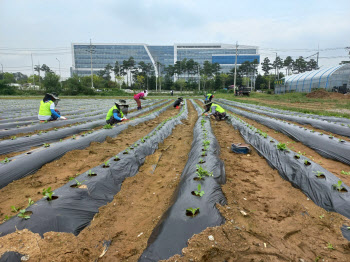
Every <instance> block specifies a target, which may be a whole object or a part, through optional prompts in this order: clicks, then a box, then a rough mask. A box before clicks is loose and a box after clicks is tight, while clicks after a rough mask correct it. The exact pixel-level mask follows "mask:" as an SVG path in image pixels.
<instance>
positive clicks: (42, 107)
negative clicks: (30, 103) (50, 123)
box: [39, 100, 53, 116]
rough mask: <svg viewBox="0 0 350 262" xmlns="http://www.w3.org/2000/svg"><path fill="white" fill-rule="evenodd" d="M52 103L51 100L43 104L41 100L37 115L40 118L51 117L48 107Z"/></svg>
mask: <svg viewBox="0 0 350 262" xmlns="http://www.w3.org/2000/svg"><path fill="white" fill-rule="evenodd" d="M52 103H53V102H52V101H51V100H49V101H47V102H44V101H43V100H41V101H40V108H39V115H40V116H51V115H52V113H51V110H50V106H51V104H52Z"/></svg>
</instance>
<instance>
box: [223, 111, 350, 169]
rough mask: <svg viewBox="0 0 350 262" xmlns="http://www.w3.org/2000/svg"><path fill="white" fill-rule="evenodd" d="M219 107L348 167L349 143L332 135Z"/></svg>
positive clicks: (349, 156) (349, 157) (349, 162)
mask: <svg viewBox="0 0 350 262" xmlns="http://www.w3.org/2000/svg"><path fill="white" fill-rule="evenodd" d="M221 106H222V107H223V108H225V109H227V110H230V111H232V112H234V113H236V114H238V115H241V116H244V117H247V118H249V119H252V120H254V121H257V122H258V123H260V124H263V125H265V126H268V127H269V128H271V129H274V130H276V131H279V132H281V133H283V134H285V135H287V136H288V137H290V138H292V139H293V140H295V141H298V142H302V143H303V144H304V145H306V146H308V147H310V148H311V149H313V150H315V151H316V152H317V153H319V154H320V155H321V156H323V157H325V158H329V159H333V160H337V161H340V162H342V163H344V164H347V165H350V143H349V142H347V141H345V140H343V139H340V138H338V139H337V138H335V137H334V136H333V135H332V134H328V135H325V134H323V133H320V132H316V131H314V130H310V129H308V128H305V127H301V126H297V125H295V124H291V123H289V122H286V121H284V120H279V119H274V118H270V117H266V116H263V115H257V114H254V113H251V112H247V111H244V110H240V109H237V108H234V107H231V106H227V105H224V104H222V105H221Z"/></svg>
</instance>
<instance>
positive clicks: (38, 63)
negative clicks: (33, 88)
mask: <svg viewBox="0 0 350 262" xmlns="http://www.w3.org/2000/svg"><path fill="white" fill-rule="evenodd" d="M38 74H39V89H40V86H41V82H40V61H38Z"/></svg>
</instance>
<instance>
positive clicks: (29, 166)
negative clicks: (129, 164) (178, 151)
mask: <svg viewBox="0 0 350 262" xmlns="http://www.w3.org/2000/svg"><path fill="white" fill-rule="evenodd" d="M170 106H171V104H170V103H169V104H168V105H166V106H163V107H161V108H160V109H158V110H156V111H153V112H151V113H150V114H149V115H146V116H143V117H141V118H137V119H134V120H130V121H127V122H125V124H123V125H117V126H114V127H113V128H111V129H100V130H97V131H95V132H93V133H92V132H91V133H90V134H89V132H88V133H87V134H85V135H84V136H79V137H76V136H73V137H72V138H71V139H66V140H62V139H61V140H60V142H55V143H52V144H44V145H43V147H41V148H38V149H36V150H33V151H30V152H28V153H24V154H21V155H17V156H15V157H13V158H9V159H6V162H7V163H5V164H1V165H0V189H1V188H3V187H5V186H6V185H8V184H9V183H11V182H12V181H14V180H18V179H21V178H23V177H25V176H28V175H30V174H32V173H34V172H35V171H36V170H38V169H39V168H41V167H42V166H43V165H45V164H47V163H50V162H52V161H54V160H56V159H59V158H61V157H62V156H63V155H64V154H65V153H67V152H69V151H72V150H78V149H84V148H87V147H88V146H90V144H91V142H100V143H101V142H103V141H105V140H106V138H107V137H112V138H113V137H115V136H117V135H118V134H119V133H120V132H122V131H123V130H125V129H127V128H128V127H129V126H136V125H138V124H141V123H143V122H146V121H149V120H151V119H154V118H156V117H158V116H159V115H160V114H161V113H163V112H164V111H165V110H167V109H168V108H169V107H170ZM155 107H156V106H155ZM145 110H152V107H150V108H147V109H145ZM144 112H145V111H144Z"/></svg>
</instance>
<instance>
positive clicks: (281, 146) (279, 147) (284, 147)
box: [276, 143, 288, 151]
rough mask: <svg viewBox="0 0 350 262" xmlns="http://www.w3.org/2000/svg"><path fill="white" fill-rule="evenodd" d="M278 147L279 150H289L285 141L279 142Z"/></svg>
mask: <svg viewBox="0 0 350 262" xmlns="http://www.w3.org/2000/svg"><path fill="white" fill-rule="evenodd" d="M276 147H277V149H278V150H282V151H284V150H286V151H288V147H287V146H286V144H285V143H278V144H277V145H276Z"/></svg>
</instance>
